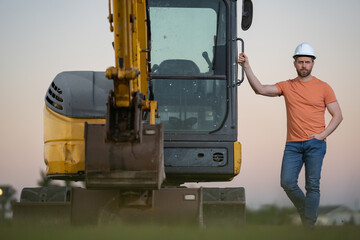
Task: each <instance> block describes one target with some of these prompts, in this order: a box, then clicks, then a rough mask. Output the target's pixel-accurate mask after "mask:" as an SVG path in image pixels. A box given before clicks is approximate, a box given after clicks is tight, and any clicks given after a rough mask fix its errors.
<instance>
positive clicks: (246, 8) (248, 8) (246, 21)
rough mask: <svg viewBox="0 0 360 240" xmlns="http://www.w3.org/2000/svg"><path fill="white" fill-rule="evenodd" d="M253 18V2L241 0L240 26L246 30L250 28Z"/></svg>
mask: <svg viewBox="0 0 360 240" xmlns="http://www.w3.org/2000/svg"><path fill="white" fill-rule="evenodd" d="M252 18H253V4H252V2H251V0H243V4H242V19H241V28H242V30H244V31H246V30H248V29H249V28H250V26H251V23H252Z"/></svg>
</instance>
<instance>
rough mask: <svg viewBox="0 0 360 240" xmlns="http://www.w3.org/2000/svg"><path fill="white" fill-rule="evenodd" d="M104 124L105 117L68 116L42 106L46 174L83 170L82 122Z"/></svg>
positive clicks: (83, 144)
mask: <svg viewBox="0 0 360 240" xmlns="http://www.w3.org/2000/svg"><path fill="white" fill-rule="evenodd" d="M85 122H88V123H90V124H95V123H98V124H105V119H84V118H69V117H65V116H62V115H60V114H58V113H56V112H54V111H52V110H51V109H49V108H48V107H46V106H45V108H44V161H45V164H46V166H47V168H46V174H48V175H49V174H75V173H78V172H79V171H84V170H85V169H84V168H85V167H84V166H85V165H84V157H85V143H84V124H85Z"/></svg>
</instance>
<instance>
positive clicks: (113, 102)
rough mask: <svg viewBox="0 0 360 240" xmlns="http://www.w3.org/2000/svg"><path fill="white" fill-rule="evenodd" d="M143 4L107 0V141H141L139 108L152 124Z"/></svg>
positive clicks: (153, 122) (146, 20) (153, 116)
mask: <svg viewBox="0 0 360 240" xmlns="http://www.w3.org/2000/svg"><path fill="white" fill-rule="evenodd" d="M146 5H147V4H146V1H145V0H139V1H137V0H121V1H120V0H113V1H111V0H109V18H108V19H109V22H110V31H112V32H114V43H113V44H114V50H115V66H114V67H109V68H108V69H107V70H106V72H105V75H106V77H107V78H108V79H112V80H113V82H114V90H113V92H111V93H110V95H109V99H108V108H107V140H108V141H114V142H117V141H141V135H142V132H141V129H142V126H141V125H142V111H148V112H150V123H151V124H155V111H156V106H157V104H156V102H155V101H149V100H148V99H146V96H147V95H148V94H147V90H148V81H149V74H148V59H149V49H148V40H149V37H148V28H149V26H148V19H147V6H146ZM112 9H113V12H112V11H111V10H112Z"/></svg>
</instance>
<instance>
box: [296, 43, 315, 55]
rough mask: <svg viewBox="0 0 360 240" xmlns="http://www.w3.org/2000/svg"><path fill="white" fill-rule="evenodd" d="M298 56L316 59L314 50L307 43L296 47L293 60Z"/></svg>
mask: <svg viewBox="0 0 360 240" xmlns="http://www.w3.org/2000/svg"><path fill="white" fill-rule="evenodd" d="M297 56H309V57H312V58H313V59H315V58H316V56H315V51H314V48H313V47H312V46H311V45H310V44H308V43H306V42H303V43H301V44H299V45H298V46H297V47H296V49H295V53H294V56H293V58H296V57H297Z"/></svg>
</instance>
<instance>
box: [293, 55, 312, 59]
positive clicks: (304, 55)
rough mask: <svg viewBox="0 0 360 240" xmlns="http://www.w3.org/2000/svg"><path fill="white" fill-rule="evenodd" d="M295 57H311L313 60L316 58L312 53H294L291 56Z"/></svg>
mask: <svg viewBox="0 0 360 240" xmlns="http://www.w3.org/2000/svg"><path fill="white" fill-rule="evenodd" d="M297 57H311V58H312V59H313V60H315V59H316V57H315V56H314V55H306V54H301V55H294V56H293V58H294V59H295V60H296V58H297Z"/></svg>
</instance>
